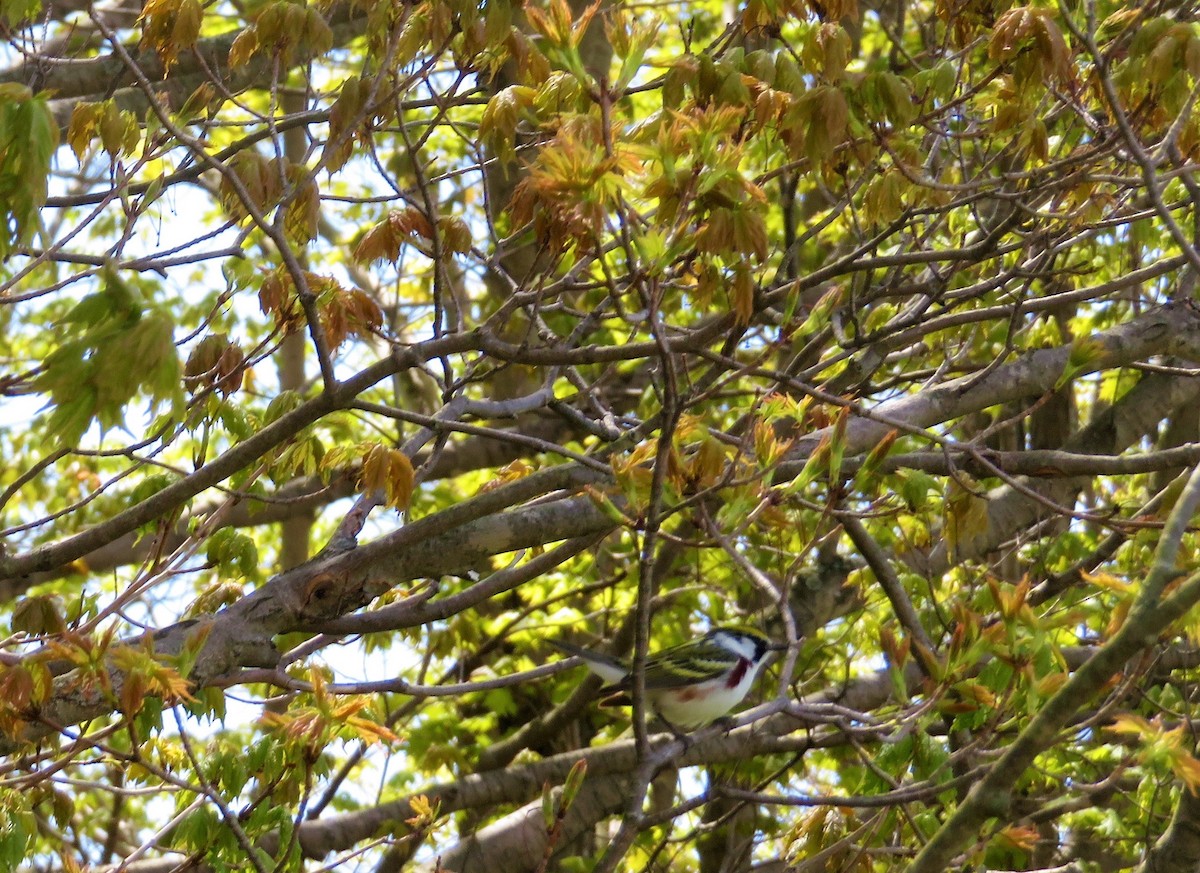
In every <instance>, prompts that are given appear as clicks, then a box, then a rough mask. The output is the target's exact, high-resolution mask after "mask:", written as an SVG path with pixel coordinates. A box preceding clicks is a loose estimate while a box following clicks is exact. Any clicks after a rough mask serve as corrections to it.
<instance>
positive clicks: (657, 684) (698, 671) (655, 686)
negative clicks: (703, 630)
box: [618, 643, 735, 691]
mask: <svg viewBox="0 0 1200 873" xmlns="http://www.w3.org/2000/svg"><path fill="white" fill-rule="evenodd" d="M734 660H735V658H733V656H732V655H731V654H730V653H729V652H728V651H726V650H725V649H723V648H721V647H720V646H715V645H705V644H703V643H701V644H699V645H696V644H692V643H684V644H683V645H680V646H673V647H672V648H669V649H663V650H662V651H661V652H656V653H655V654H653V655H651V656H650V657H649V658H647V659H646V672H645V676H646V679H645V682H646V689H647V690H648V691H658V690H662V689H664V688H679V687H680V686H683V685H697V684H699V683H701V682H707V681H708V680H709V679H715V678H717V677H718V676H720V675H721V674H722V673H723V672H725V671H726V670H728V669H729V668H730V667H731V666H733V662H734ZM618 687H620V688H632V687H633V679H632V677H627V678H625V679H624V680H622V681H621V682H620V683H619V684H618Z"/></svg>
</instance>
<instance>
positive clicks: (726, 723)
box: [713, 715, 737, 733]
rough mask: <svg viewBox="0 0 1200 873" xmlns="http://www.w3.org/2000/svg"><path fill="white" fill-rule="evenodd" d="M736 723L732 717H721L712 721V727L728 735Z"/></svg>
mask: <svg viewBox="0 0 1200 873" xmlns="http://www.w3.org/2000/svg"><path fill="white" fill-rule="evenodd" d="M736 723H737V722H736V721H735V719H734V717H733V716H732V715H723V716H721V717H720V718H717V719H713V727H716V728H720V729H721V730H723V731H725V733H729V732H730V731H731V730H733V726H734V725H735V724H736Z"/></svg>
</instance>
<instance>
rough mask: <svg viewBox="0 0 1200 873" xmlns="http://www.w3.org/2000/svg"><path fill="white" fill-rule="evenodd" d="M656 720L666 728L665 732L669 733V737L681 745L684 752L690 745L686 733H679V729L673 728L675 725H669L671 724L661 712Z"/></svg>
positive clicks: (690, 741)
mask: <svg viewBox="0 0 1200 873" xmlns="http://www.w3.org/2000/svg"><path fill="white" fill-rule="evenodd" d="M658 720H659V721H661V722H662V723H663V724H665V725H666V726H667V730H669V731H670V732H671V736H673V737H675V739H677V740H679V741H680V742H681V743H683V746H684V749H685V750H686V749H687V748H689V747H690V746H691V745H692V738H691V737H690V736H689V735H688V733H687V732H686V731H681V730H680V729H679V728H677V727H675V725H673V724H671V722H669V721H668V720H667V719H666V717H665V716H664V715H663V714H662V713H661V712H660V713H658Z"/></svg>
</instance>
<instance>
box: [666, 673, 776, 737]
mask: <svg viewBox="0 0 1200 873" xmlns="http://www.w3.org/2000/svg"><path fill="white" fill-rule="evenodd" d="M761 666H762V662H761V661H760V662H758V663H757V664H751V665H750V666H749V668H747V669H746V671H745V672H744V673H743V674H742V678H741V681H740V682H738V683H737V684H736V685H733V686H730V685H729V684H728V683H727V680H726V678H725V677H724V676H722V677H720V678H717V679H710V680H708V681H707V682H698V683H696V684H695V685H688V686H685V687H683V688H672V689H668V690H664V691H659V692H655V694H654V697H653V702H654V708H655V709H656V710H658V712H659V714H660V715H661V716H662V717H663V718H665V719H666V720H667V721H669V722H670V723H671V724H673V725H675V726H676V727H685V728H694V727H699V726H700V725H705V724H708V723H709V722H711V721H715V720H716V719H718V718H720V717H721V716H723V715H725V714H726V713H727V712H729V710H731V709H733V708H734V707H735V706H737V705H738V704H739V703H741V701H742V698H744V697H745V696H746V693H747V692H748V691H749V690H750V686H751V685H753V684H754V677H755V676H757V675H758V669H759V668H760V667H761Z"/></svg>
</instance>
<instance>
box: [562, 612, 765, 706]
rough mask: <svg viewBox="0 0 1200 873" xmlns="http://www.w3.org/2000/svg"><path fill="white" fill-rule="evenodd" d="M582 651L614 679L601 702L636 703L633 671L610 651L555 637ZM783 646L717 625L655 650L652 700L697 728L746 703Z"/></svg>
mask: <svg viewBox="0 0 1200 873" xmlns="http://www.w3.org/2000/svg"><path fill="white" fill-rule="evenodd" d="M552 644H553V645H554V646H556V647H557V648H559V649H561V650H562V651H564V652H567V653H568V654H571V655H578V656H579V657H580V658H582V659H583V660H584V662H585V663H586V664H587V666H588V669H590V670H591V671H592V672H593V673H595V674H596V675H597V676H599V677H600V678H601V679H603V680H604V681H605V682H607V683H608V685H607V686H605V688H603V689H602V691H604V692H607V693H609V695H610V696H609V697H607V698H605V699H604V700H603V701H602V702H601V706H628V705H629V704H630V703H632V702H633V700H632V697H631V696H630V694H631V689H632V688H633V676H632V675H631V674H630V668H629V666H628V665H627V664H625V663H623V662H622V661H619V660H618V659H616V658H613V657H611V656H610V655H605V654H601V653H600V652H594V651H592V650H591V649H585V648H581V647H580V646H575V645H571V644H570V643H562V642H552ZM781 648H783V646H782V645H777V644H774V643H772V642H771V640H770V639H769V638H768V637H767V635H766V634H764V633H762V632H761V631H757V630H754V629H753V628H744V627H719V628H713V629H712V630H710V631H709V632H708V633H707V634H705V635H704V636H703V637H702V638H701V639H699V640H693V641H691V642H687V643H683V644H682V645H678V646H673V647H672V648H669V649H663V650H662V651H660V652H655V653H654V654H652V655H650V656H649V657H648V658H647V659H646V669H645V674H644V675H645V688H646V700H647V702H648V703H649V704H650V706H651V707H653V708H654V710H655V712H657V713H658V714H659V715H660V716H661V717H662V719H663V721H665V722H667V724H668V725H669V726H673V727H682V728H696V727H700V726H701V725H705V724H708V723H709V722H711V721H715V720H716V719H718V718H720V717H721V716H723V715H725V713H727V712H729V710H731V709H733V707H735V706H737V704H738V703H740V702H741V700H742V698H743V697H745V696H746V692H748V691H749V690H750V686H751V685H753V684H754V677H755V676H757V675H758V671H759V668H761V667H762V665H763V664H764V663H765V662H766V659H767V654H768V653H769V652H772V651H777V650H779V649H781Z"/></svg>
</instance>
